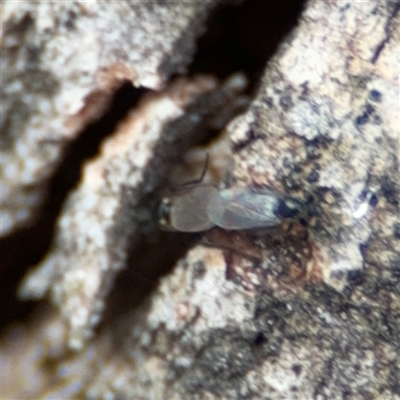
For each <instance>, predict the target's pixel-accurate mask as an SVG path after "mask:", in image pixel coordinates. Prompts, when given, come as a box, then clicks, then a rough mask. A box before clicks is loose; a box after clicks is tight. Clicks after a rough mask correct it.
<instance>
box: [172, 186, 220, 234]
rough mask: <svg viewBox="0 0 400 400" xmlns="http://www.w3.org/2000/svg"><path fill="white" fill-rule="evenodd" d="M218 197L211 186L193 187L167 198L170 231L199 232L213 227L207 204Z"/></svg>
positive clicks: (215, 190)
mask: <svg viewBox="0 0 400 400" xmlns="http://www.w3.org/2000/svg"><path fill="white" fill-rule="evenodd" d="M216 196H218V191H217V189H216V188H214V187H213V186H205V185H204V186H195V187H193V188H190V189H187V190H184V191H182V192H179V193H177V194H176V195H174V196H173V197H171V198H169V202H170V206H169V216H168V222H169V227H170V229H171V230H176V231H181V232H201V231H205V230H207V229H210V228H212V227H213V226H214V223H213V221H212V220H211V219H210V217H209V215H208V203H209V202H210V201H211V202H212V199H213V198H215V197H216Z"/></svg>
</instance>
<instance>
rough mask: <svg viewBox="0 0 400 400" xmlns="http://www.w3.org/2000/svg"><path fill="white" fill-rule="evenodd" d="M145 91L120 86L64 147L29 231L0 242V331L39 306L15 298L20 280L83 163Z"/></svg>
mask: <svg viewBox="0 0 400 400" xmlns="http://www.w3.org/2000/svg"><path fill="white" fill-rule="evenodd" d="M144 92H145V90H144V89H135V88H134V87H133V86H132V85H131V84H130V83H124V84H122V85H121V87H120V88H119V89H118V90H117V91H116V93H115V95H114V97H113V99H112V100H111V102H110V106H109V107H108V108H107V111H106V112H105V114H104V115H103V116H102V117H101V118H99V119H98V120H97V121H96V122H94V123H92V124H90V125H89V126H87V127H85V128H84V129H83V130H82V131H81V132H80V133H79V134H77V139H76V140H75V141H73V142H72V143H69V144H68V145H67V150H66V151H65V156H64V159H63V160H62V162H61V164H60V165H59V167H58V168H57V169H56V171H55V173H54V175H53V176H52V178H51V179H50V181H49V182H48V183H47V193H48V195H47V198H46V199H45V201H44V204H43V205H42V207H41V208H40V210H39V212H38V215H37V218H36V220H35V221H34V222H33V223H32V225H31V226H30V227H29V228H26V229H21V230H20V231H18V232H16V233H14V234H12V235H10V236H8V237H6V238H4V239H3V240H1V241H0V254H1V267H0V281H1V282H2V285H1V288H2V293H1V299H2V301H1V303H0V330H2V329H4V328H5V327H6V326H7V324H9V323H11V322H12V321H16V320H22V319H25V318H28V317H29V314H30V313H31V312H32V311H33V310H34V309H35V307H36V305H37V304H38V303H36V302H21V301H19V300H18V299H17V297H16V290H17V287H18V285H19V283H20V282H21V279H22V277H23V276H24V274H25V273H26V271H27V269H28V268H29V267H30V266H32V265H35V264H37V263H39V262H40V260H41V259H42V258H43V257H44V256H45V254H46V253H47V251H48V250H49V248H50V246H51V243H52V240H53V235H54V233H55V229H56V221H57V218H58V216H59V214H60V212H61V209H62V207H63V204H64V201H65V199H66V198H67V196H68V194H69V192H70V191H71V190H72V189H73V188H74V187H75V186H76V185H77V184H78V182H79V181H80V176H81V167H82V164H83V163H84V162H85V161H86V160H88V159H90V158H91V157H94V156H95V155H96V154H97V153H98V151H99V148H100V145H101V142H102V141H103V139H105V138H106V137H107V136H109V135H110V134H112V133H113V131H114V129H115V127H116V125H117V124H118V122H119V121H120V120H121V119H122V118H123V117H124V116H125V115H126V114H127V112H128V110H130V109H131V108H133V107H134V106H135V104H137V102H138V101H139V99H140V98H141V97H142V95H143V94H144Z"/></svg>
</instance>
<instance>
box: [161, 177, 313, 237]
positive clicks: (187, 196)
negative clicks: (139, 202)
mask: <svg viewBox="0 0 400 400" xmlns="http://www.w3.org/2000/svg"><path fill="white" fill-rule="evenodd" d="M304 210H305V204H304V203H303V202H302V201H301V200H299V199H297V198H295V197H291V196H282V195H280V194H279V193H277V192H276V191H274V190H271V189H266V188H248V187H247V188H229V189H221V190H219V189H217V188H215V187H214V186H210V185H197V186H193V187H190V188H186V189H183V190H180V191H179V192H177V193H176V194H174V195H172V196H170V197H164V198H163V199H162V201H161V204H160V206H159V224H160V227H161V229H164V230H172V231H181V232H201V231H205V230H208V229H211V228H213V227H220V228H223V229H227V230H245V229H263V228H273V227H276V226H279V225H280V224H281V223H282V222H283V221H284V220H287V219H292V218H297V217H299V216H301V215H302V214H303V212H304Z"/></svg>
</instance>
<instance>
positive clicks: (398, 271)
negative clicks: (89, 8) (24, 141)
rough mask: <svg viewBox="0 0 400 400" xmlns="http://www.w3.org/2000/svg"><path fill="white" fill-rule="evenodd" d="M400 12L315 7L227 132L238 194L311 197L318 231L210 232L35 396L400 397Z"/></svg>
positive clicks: (380, 7) (230, 178)
mask: <svg viewBox="0 0 400 400" xmlns="http://www.w3.org/2000/svg"><path fill="white" fill-rule="evenodd" d="M399 10H400V6H399V4H398V3H394V2H381V1H370V2H352V1H349V2H343V1H330V2H322V1H319V0H316V1H312V2H310V3H309V4H308V5H307V7H306V8H305V10H304V12H303V14H302V16H301V19H300V22H299V26H298V27H297V28H296V30H295V31H294V32H293V33H292V34H291V35H290V37H288V38H287V39H286V41H285V43H283V44H282V46H281V48H280V50H279V52H278V53H277V54H276V56H275V57H274V58H273V59H272V60H271V61H270V63H269V64H268V67H267V69H266V71H265V74H264V79H263V81H262V84H261V85H260V88H259V92H258V95H257V97H256V98H255V100H254V101H253V102H252V104H251V106H250V108H249V109H248V111H247V112H246V114H244V115H242V116H241V117H239V118H238V119H236V120H235V121H233V122H232V123H231V124H230V125H229V127H228V131H229V134H230V138H231V144H232V151H233V160H234V167H233V168H232V170H231V171H230V173H229V174H228V175H227V177H226V179H225V184H226V185H229V186H232V185H258V186H260V185H269V186H273V187H275V188H276V189H277V190H280V191H282V192H283V193H288V194H291V195H296V196H298V197H300V198H303V199H304V200H305V201H307V203H308V204H309V216H308V218H307V222H308V224H301V223H300V222H298V223H294V224H289V225H288V226H283V227H281V228H280V229H278V230H277V231H276V232H273V233H270V234H267V235H261V236H260V235H255V234H254V233H252V232H238V233H235V234H233V233H231V232H224V231H218V230H215V231H211V232H209V233H206V234H205V236H204V237H203V239H202V240H203V244H202V245H198V246H196V247H194V248H193V249H191V250H190V251H189V252H188V253H187V255H186V256H185V257H183V258H182V259H181V260H180V261H179V262H178V263H177V265H176V266H175V267H174V269H173V270H172V271H170V273H169V274H168V275H166V276H164V277H163V278H161V281H160V284H159V285H158V287H157V288H156V290H155V291H154V292H153V293H152V294H151V295H150V296H148V297H147V300H146V301H145V302H143V303H142V304H140V305H139V306H138V307H137V308H136V309H134V310H125V312H124V313H123V315H119V316H117V317H116V318H114V319H112V320H111V321H112V323H110V320H109V321H108V322H107V321H106V322H105V323H104V326H103V327H102V330H101V331H100V333H99V335H98V336H97V337H96V338H95V339H93V341H91V342H90V343H89V344H88V345H87V346H86V347H85V348H84V349H82V350H81V352H80V353H76V354H68V356H61V355H59V353H57V352H54V349H53V352H51V351H50V349H51V345H47V346H48V349H46V347H45V346H44V347H43V348H41V351H42V353H41V356H42V364H41V365H45V364H46V361H49V360H51V361H52V363H53V364H52V365H54V363H55V365H56V366H57V367H58V368H57V369H55V368H53V369H52V372H51V374H52V378H53V379H52V380H49V381H48V382H52V383H51V384H50V383H49V384H47V385H46V384H43V385H42V386H40V387H36V388H35V389H36V390H35V391H34V395H32V397H31V398H38V397H44V396H45V395H48V394H49V391H51V394H52V395H53V396H54V397H57V396H58V397H63V395H64V393H65V392H63V390H65V391H66V390H67V388H68V390H69V391H68V394H67V395H66V396H65V395H64V397H68V398H89V399H91V398H93V399H97V398H107V399H108V398H118V399H132V398H135V399H188V398H190V399H258V398H260V399H261V398H262V399H277V400H278V399H279V400H283V399H298V400H304V399H318V400H319V399H371V400H372V399H382V400H387V399H393V400H397V399H400V384H399V382H400V379H399V378H400V361H399V360H400V358H399V354H400V234H399V232H400V217H399V202H400V187H399V174H400V170H399V140H400V137H399V118H400V116H399V112H398V111H399V108H398V107H399V103H398V101H399V81H398V78H399V76H398V71H399V70H398V66H399V62H400V60H399V57H400V49H399V43H400V40H399V39H400V38H399V36H400V29H399V24H400V17H399ZM196 107H198V106H196ZM185 112H187V111H185ZM167 136H168V135H167ZM176 145H177V143H172V144H171V147H170V149H171V148H172V149H173V148H174V146H176ZM153 149H154V148H153ZM158 150H160V149H157V151H158ZM147 151H148V152H149V153H150V152H151V146H150V147H148V149H147ZM157 151H156V155H155V156H154V157H155V160H160V159H161V157H162V156H160V155H159V153H157ZM160 151H161V153H162V152H163V151H162V150H160ZM166 151H167V152H169V151H171V150H166ZM161 153H160V154H161ZM146 154H147V153H146ZM158 157H160V158H158ZM153 165H154V166H155V168H149V169H148V170H151V171H158V172H152V173H154V174H155V175H153V176H155V177H157V176H158V177H159V178H155V180H154V181H153V180H150V182H154V183H151V185H155V186H156V185H157V184H160V183H161V182H162V178H161V177H162V176H165V173H166V172H165V171H164V170H163V171H160V170H159V169H157V163H155V164H153ZM122 167H124V166H122ZM147 168H148V167H147ZM158 168H159V165H158ZM137 173H138V174H141V172H137ZM157 173H158V174H160V175H157ZM157 179H159V181H158V182H157ZM145 187H146V185H144V186H143V185H142V186H140V190H143V192H142V194H140V196H144V195H143V193H146V190H145ZM152 187H154V186H152ZM75 195H76V194H75ZM73 196H74V195H72V196H71V201H73V199H74V197H73ZM121 198H123V197H120V199H121ZM144 198H145V197H144ZM133 205H135V206H136V205H137V207H136V208H132V209H131V208H127V209H124V208H123V207H124V204H122V205H121V211H120V213H124V210H126V211H128V210H129V213H130V214H128V213H127V212H126V213H125V215H135V213H138V212H139V211H138V210H140V208H139V203H135V202H134V203H133ZM73 206H74V204H71V207H73ZM66 211H68V209H67V210H66ZM118 215H119V216H120V217H122V214H118ZM129 218H131V217H129ZM129 218H128V219H129ZM144 219H145V218H144ZM119 220H120V218H119ZM61 221H62V220H61ZM117 222H118V221H117ZM136 226H138V225H136ZM102 229H104V226H103V228H102ZM133 229H136V227H134V228H133ZM60 234H62V225H61V226H60ZM77 240H79V238H78V239H77ZM61 249H62V248H60V247H58V250H57V247H56V249H55V250H54V251H56V252H57V251H59V252H60V256H61V254H62V253H61ZM72 250H73V249H72ZM72 254H74V253H72ZM75 254H76V253H75ZM163 254H164V253H163V252H162V251H160V255H159V258H158V262H159V263H162V262H163V257H164V255H163ZM122 259H123V258H122ZM74 267H75V266H74ZM76 267H77V268H78V267H79V266H76ZM80 267H81V268H84V267H85V266H84V265H82V266H80ZM135 267H136V265H135V263H133V264H132V265H130V268H131V269H135ZM107 273H108V272H107V271H106V272H105V274H107ZM96 274H97V276H98V273H97V272H96ZM115 290H118V286H116V287H115ZM121 295H122V293H121ZM50 321H51V319H50ZM43 324H44V326H43V327H42V328H41V331H42V332H43V338H42V340H43V341H46V340H47V341H48V342H50V343H57V340H56V339H51V340H49V339H48V336H46V335H48V334H47V333H46V332H47V329H46V326H51V322H46V321H44V322H43ZM46 324H48V325H46ZM68 334H69V333H68ZM35 340H38V339H37V338H36V337H35ZM48 342H46V343H48ZM6 343H8V347H7V348H8V349H10V348H11V346H10V344H9V342H6ZM22 346H26V348H31V347H32V346H33V344H32V341H30V340H27V341H26V342H24V341H22V340H21V347H22ZM58 346H59V347H62V346H65V341H63V342H61V343H60V344H58ZM11 350H13V349H11ZM11 350H10V351H11ZM19 351H20V352H21V348H19ZM54 353H55V354H56V356H54V358H52V354H54ZM23 354H24V353H23ZM26 354H27V353H26ZM12 359H13V357H11V356H8V358H7V360H12ZM14 359H18V360H21V359H22V360H23V356H22V355H21V356H20V358H17V357H15V358H14ZM21 365H22V366H23V365H24V363H23V362H22V361H21ZM47 365H48V364H47ZM10 368H13V371H14V374H20V375H22V372H21V371H22V370H23V368H22V367H21V366H18V365H16V363H12V365H11V366H10ZM37 368H38V373H41V374H43V373H44V372H43V371H44V369H43V367H40V366H39V365H38V367H37ZM87 370H88V371H90V379H88V377H87V375H86V374H85V372H83V373H81V371H87ZM46 372H47V371H46ZM47 373H49V372H47ZM82 375H83V377H82ZM77 381H78V384H77V385H76V386H75V387H72V386H71V385H72V382H75V383H76V382H77ZM38 386H39V385H38ZM10 390H11V389H10ZM15 393H16V392H15V391H14V397H18V398H21V397H20V396H16V395H15ZM17 394H18V393H17Z"/></svg>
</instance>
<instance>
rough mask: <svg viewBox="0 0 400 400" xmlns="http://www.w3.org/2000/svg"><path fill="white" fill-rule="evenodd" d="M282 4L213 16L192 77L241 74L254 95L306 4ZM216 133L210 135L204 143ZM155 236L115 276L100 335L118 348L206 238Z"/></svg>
mask: <svg viewBox="0 0 400 400" xmlns="http://www.w3.org/2000/svg"><path fill="white" fill-rule="evenodd" d="M284 3H285V4H282V2H281V1H274V0H273V1H263V0H261V1H259V0H256V1H254V0H251V1H248V2H245V3H244V4H243V5H242V6H239V7H235V6H232V5H229V6H224V7H221V8H220V9H219V10H217V11H215V12H214V13H213V14H212V16H211V17H210V20H209V21H208V24H207V29H206V33H205V34H204V35H203V36H202V37H201V38H200V39H199V41H198V52H197V53H196V54H195V57H194V60H193V62H192V64H191V66H190V68H189V74H190V75H196V74H198V73H210V74H212V75H217V77H218V78H220V79H221V80H223V79H225V78H227V77H228V76H229V75H230V74H232V73H235V72H237V71H242V72H244V73H245V74H246V75H247V76H248V78H249V81H250V91H252V92H254V89H256V88H257V86H258V84H259V79H260V77H261V74H262V73H263V71H264V69H265V65H266V63H267V60H268V58H270V57H271V56H272V55H273V54H274V51H275V50H276V48H277V46H278V45H279V43H280V41H281V40H282V38H283V36H284V35H285V34H286V33H288V32H289V31H290V29H291V28H293V26H294V24H295V23H296V21H297V17H298V15H299V13H300V10H301V6H302V4H303V2H302V1H299V0H287V1H285V2H284ZM218 134H219V132H215V131H212V132H211V131H210V132H209V135H206V136H205V137H204V140H202V142H204V141H209V140H210V139H212V137H213V136H217V135H218ZM192 144H193V143H192ZM175 162H178V161H177V160H176V161H175ZM161 173H162V171H160V174H161ZM147 203H150V201H148V202H147ZM157 236H158V240H156V242H154V237H153V236H152V237H151V238H150V239H149V238H146V236H143V237H142V239H141V240H140V243H137V242H136V243H135V244H134V245H132V248H134V249H135V250H133V252H132V254H130V256H129V260H128V262H127V268H126V269H125V270H124V271H122V272H121V273H119V275H118V276H117V278H116V281H115V283H114V285H113V288H112V290H111V292H110V293H109V295H108V297H107V300H106V302H105V304H106V309H105V312H104V315H103V318H102V322H101V324H100V326H99V327H98V330H99V331H100V332H104V331H110V330H111V331H112V332H113V333H114V336H115V337H116V342H117V343H116V345H117V346H118V344H121V343H119V342H120V339H119V338H120V337H121V331H126V329H129V328H127V326H124V324H125V318H124V316H128V320H127V321H128V322H127V324H128V326H129V324H130V322H129V321H131V320H130V319H129V316H131V315H132V310H133V308H135V307H138V306H139V305H141V304H143V301H145V300H146V298H147V297H148V296H149V294H150V293H151V292H152V291H153V290H154V289H155V288H156V287H157V285H158V282H159V280H160V278H161V277H162V276H165V275H166V274H168V273H170V272H171V270H172V269H173V267H174V266H175V265H176V263H177V261H178V260H179V259H180V258H181V257H183V256H184V254H185V253H186V252H187V250H188V249H189V248H190V247H191V246H193V245H194V244H195V243H196V242H198V241H200V242H201V237H202V236H203V233H198V234H185V233H181V232H159V233H158V234H157ZM116 327H119V328H118V329H116Z"/></svg>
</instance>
